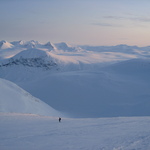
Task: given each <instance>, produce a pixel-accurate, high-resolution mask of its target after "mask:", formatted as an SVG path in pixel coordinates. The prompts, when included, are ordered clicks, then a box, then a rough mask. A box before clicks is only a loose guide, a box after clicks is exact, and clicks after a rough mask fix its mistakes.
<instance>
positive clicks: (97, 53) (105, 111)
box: [0, 40, 150, 117]
mask: <svg viewBox="0 0 150 150" xmlns="http://www.w3.org/2000/svg"><path fill="white" fill-rule="evenodd" d="M11 44H13V45H14V46H13V48H10V49H5V50H1V51H0V57H1V62H0V77H1V78H4V79H7V80H10V81H12V82H15V83H16V84H18V85H19V86H21V87H22V88H23V89H25V90H26V91H28V92H29V93H31V94H32V95H34V96H36V97H38V98H40V99H41V100H43V101H44V102H46V103H48V104H49V105H50V106H52V107H53V108H55V109H57V110H60V111H65V112H68V113H70V114H71V115H72V116H73V117H106V116H107V117H111V116H144V115H150V111H149V106H150V102H149V98H150V94H149V93H150V92H149V89H150V84H149V83H150V80H149V76H150V72H149V66H150V65H149V63H150V62H149V56H150V47H137V46H127V45H117V46H106V47H105V46H98V47H90V46H82V47H73V46H70V45H68V44H66V43H57V44H52V43H50V42H48V43H46V44H41V43H39V42H37V41H33V40H32V41H27V42H23V41H18V42H17V41H16V42H11ZM10 50H11V53H10ZM2 51H3V53H1V52H2ZM1 54H2V55H1ZM6 56H7V57H6ZM6 58H9V59H6Z"/></svg>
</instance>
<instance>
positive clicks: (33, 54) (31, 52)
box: [13, 48, 49, 59]
mask: <svg viewBox="0 0 150 150" xmlns="http://www.w3.org/2000/svg"><path fill="white" fill-rule="evenodd" d="M48 56H49V54H48V52H47V51H44V50H40V49H36V48H29V49H27V50H25V51H22V52H20V53H18V54H17V55H15V56H14V57H13V58H14V59H18V58H20V57H21V58H46V57H48Z"/></svg>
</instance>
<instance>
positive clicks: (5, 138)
mask: <svg viewBox="0 0 150 150" xmlns="http://www.w3.org/2000/svg"><path fill="white" fill-rule="evenodd" d="M149 124H150V117H130V118H92V119H91V118H87V119H83V118H81V119H71V118H62V122H61V123H59V122H58V118H57V117H56V118H55V117H43V116H38V115H31V114H30V115H29V114H6V113H0V133H1V134H0V149H2V150H20V149H21V150H27V149H28V150H41V149H44V150H54V149H55V150H137V149H138V150H149V149H150V128H149ZM8 143H9V144H8Z"/></svg>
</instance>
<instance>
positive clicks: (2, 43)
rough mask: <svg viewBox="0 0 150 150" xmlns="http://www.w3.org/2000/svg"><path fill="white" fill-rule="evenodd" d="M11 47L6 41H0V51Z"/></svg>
mask: <svg viewBox="0 0 150 150" xmlns="http://www.w3.org/2000/svg"><path fill="white" fill-rule="evenodd" d="M12 47H13V45H12V44H11V43H9V42H7V41H4V40H3V41H0V49H7V48H12Z"/></svg>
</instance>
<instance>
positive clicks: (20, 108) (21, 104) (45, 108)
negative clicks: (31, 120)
mask: <svg viewBox="0 0 150 150" xmlns="http://www.w3.org/2000/svg"><path fill="white" fill-rule="evenodd" d="M0 85H1V86H0V95H1V99H0V104H1V105H0V112H7V113H27V114H38V115H48V116H61V113H60V112H58V111H56V110H54V109H53V108H52V107H50V106H49V105H47V104H46V103H44V102H42V101H41V100H40V99H38V98H35V97H33V96H32V95H30V94H29V93H28V92H26V91H24V90H23V89H21V88H20V87H18V86H17V85H15V84H14V83H12V82H10V81H7V80H4V79H0Z"/></svg>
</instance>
